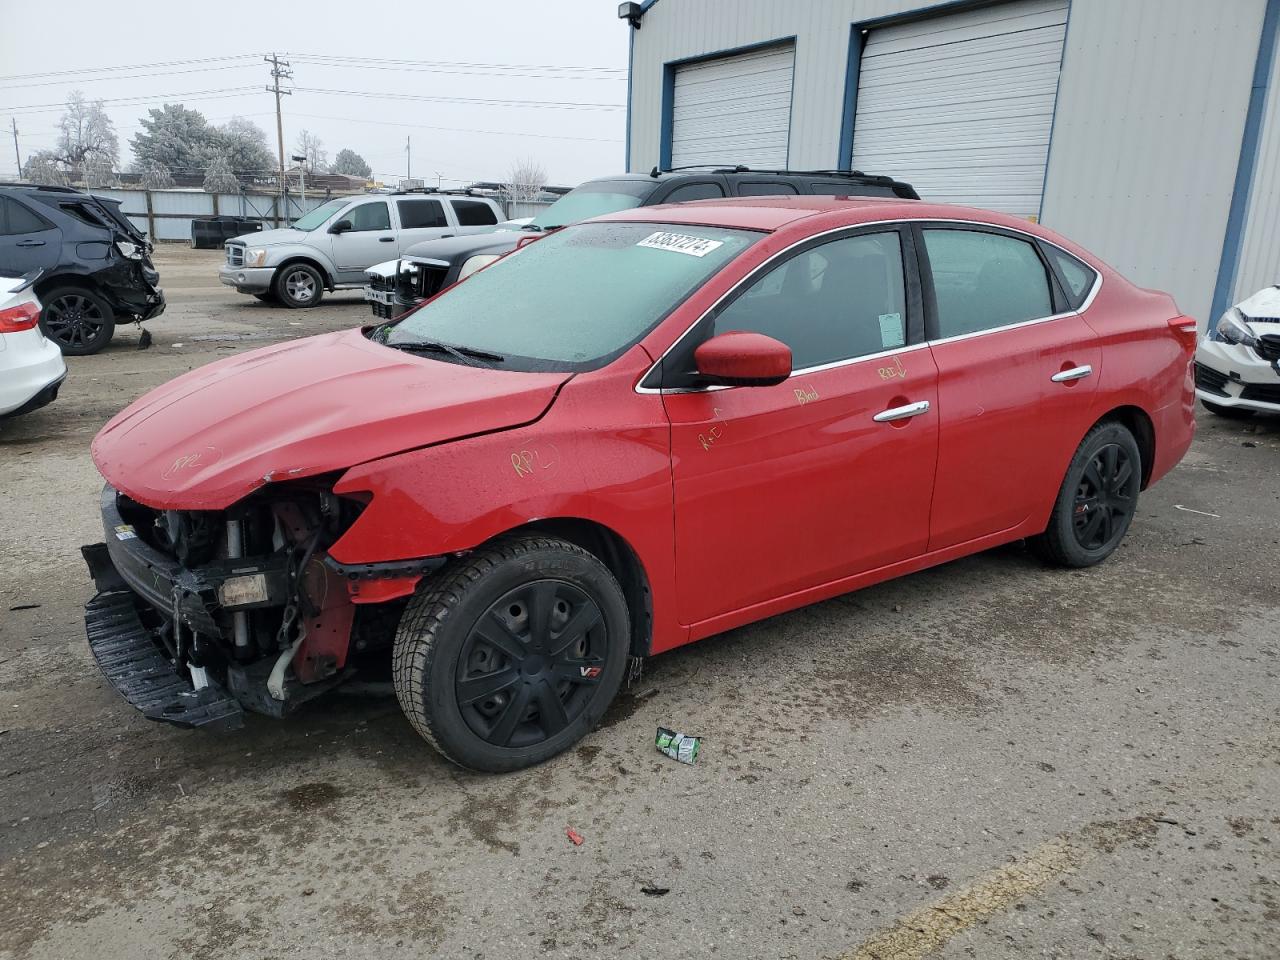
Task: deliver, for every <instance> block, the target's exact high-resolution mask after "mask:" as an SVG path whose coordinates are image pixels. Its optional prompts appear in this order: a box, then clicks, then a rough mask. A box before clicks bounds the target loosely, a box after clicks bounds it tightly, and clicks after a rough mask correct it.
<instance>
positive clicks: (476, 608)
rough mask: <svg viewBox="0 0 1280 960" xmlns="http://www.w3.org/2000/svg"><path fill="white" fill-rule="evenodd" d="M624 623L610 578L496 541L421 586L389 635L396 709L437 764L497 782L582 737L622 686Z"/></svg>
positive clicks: (576, 559) (559, 556) (542, 550)
mask: <svg viewBox="0 0 1280 960" xmlns="http://www.w3.org/2000/svg"><path fill="white" fill-rule="evenodd" d="M629 649H630V618H629V616H628V613H627V605H626V601H625V599H624V598H623V594H622V589H621V587H619V586H618V582H617V580H615V579H614V577H613V574H611V573H610V572H609V570H608V568H607V567H605V565H604V564H603V563H601V562H600V560H599V559H598V558H596V557H595V556H594V555H593V554H591V553H589V552H588V551H586V550H583V549H582V548H581V547H578V546H576V545H574V544H572V543H568V542H567V541H564V540H560V539H557V538H555V537H543V536H513V537H504V538H502V539H499V540H497V541H495V542H494V543H492V544H491V545H489V546H487V547H483V548H481V549H479V550H477V551H476V552H474V553H472V554H469V555H468V556H466V557H464V558H461V559H459V560H457V561H455V562H454V563H453V564H451V565H450V566H448V567H446V568H445V569H444V570H442V571H440V573H439V574H437V575H435V576H432V577H430V578H429V579H427V580H425V581H424V582H423V583H422V584H421V585H420V586H419V588H418V592H417V593H416V594H415V595H414V597H413V599H412V600H410V602H409V606H408V607H407V608H406V610H405V612H404V616H403V617H402V618H401V620H400V626H399V629H398V630H397V631H396V639H395V649H394V653H393V657H392V659H393V664H394V680H395V689H396V698H397V699H398V700H399V701H400V707H401V709H403V710H404V713H405V716H407V717H408V718H409V721H410V722H411V723H412V724H413V726H414V728H415V729H416V730H417V731H418V732H419V733H420V734H422V736H423V738H424V739H426V741H427V742H428V743H430V744H431V745H432V746H433V747H435V748H436V750H438V751H439V752H440V753H441V754H442V755H443V756H445V757H446V758H447V759H449V760H451V761H453V762H454V763H456V764H458V765H459V766H462V767H467V768H469V769H471V770H481V771H485V772H489V773H503V772H507V771H511V770H519V769H521V768H523V767H528V766H532V765H533V764H536V763H541V762H542V761H543V760H546V759H548V758H550V757H553V756H555V755H556V754H558V753H560V752H561V751H563V750H566V749H567V748H569V747H570V746H572V745H573V744H574V743H576V742H577V741H578V740H580V739H582V737H584V736H586V734H587V733H589V732H590V731H591V730H592V729H593V728H594V727H595V725H596V724H597V723H598V722H599V720H600V717H601V716H602V715H603V714H604V711H605V708H606V707H608V705H609V703H610V702H611V701H612V700H613V698H614V696H615V695H616V694H617V692H618V688H619V686H620V685H621V683H622V677H623V673H624V672H625V669H626V664H627V655H628V651H629Z"/></svg>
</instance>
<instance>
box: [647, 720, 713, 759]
mask: <svg viewBox="0 0 1280 960" xmlns="http://www.w3.org/2000/svg"><path fill="white" fill-rule="evenodd" d="M653 743H654V746H655V747H657V748H658V752H659V753H665V754H666V755H667V756H668V757H670V758H671V759H672V760H679V761H680V762H681V763H693V762H694V761H695V760H697V759H698V751H699V750H700V749H701V748H702V738H701V737H694V736H690V735H689V734H687V733H677V732H676V731H674V730H668V729H667V728H666V727H659V728H658V735H657V737H656V738H655V739H654V742H653Z"/></svg>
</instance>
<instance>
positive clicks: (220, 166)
mask: <svg viewBox="0 0 1280 960" xmlns="http://www.w3.org/2000/svg"><path fill="white" fill-rule="evenodd" d="M204 190H205V192H206V193H237V192H239V190H240V181H239V180H237V179H236V175H235V174H234V173H232V172H231V161H230V160H228V159H227V158H226V157H214V158H213V159H212V160H210V161H209V165H208V166H207V167H205V168H204Z"/></svg>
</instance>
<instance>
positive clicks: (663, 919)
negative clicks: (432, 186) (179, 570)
mask: <svg viewBox="0 0 1280 960" xmlns="http://www.w3.org/2000/svg"><path fill="white" fill-rule="evenodd" d="M219 257H220V253H216V252H207V251H194V250H188V249H186V248H179V247H168V246H166V247H164V248H163V249H162V250H161V252H160V256H159V263H158V265H159V267H160V271H161V276H162V282H163V285H164V287H165V290H166V294H167V296H168V298H169V308H168V310H167V312H166V313H165V314H164V315H163V316H161V317H159V318H158V319H156V320H154V321H152V322H151V323H150V324H148V327H149V329H150V330H151V332H152V333H153V335H154V337H155V341H154V345H153V346H152V347H151V349H149V350H146V351H139V350H137V349H136V348H137V333H136V331H135V330H134V329H132V328H128V329H125V330H122V331H120V333H119V334H118V336H117V340H116V342H115V343H114V344H113V346H112V347H111V348H110V349H109V350H108V351H106V352H105V353H103V354H101V355H99V356H96V357H89V358H83V359H74V358H73V359H71V360H70V363H69V366H70V370H71V375H70V377H69V378H68V380H67V382H66V386H65V387H64V389H63V392H62V395H61V396H60V397H59V399H58V400H57V402H55V403H54V404H52V405H51V406H49V407H46V408H45V409H43V410H41V411H38V412H36V413H34V414H32V415H30V416H27V417H24V418H22V419H19V420H15V421H11V422H6V423H3V424H0V490H2V491H3V493H2V494H0V957H3V958H12V960H36V958H48V960H77V958H92V960H103V958H116V957H120V958H129V960H150V958H172V957H184V958H185V957H191V956H196V957H201V958H207V960H220V958H231V957H236V958H239V957H246V958H258V960H267V958H284V957H295V956H305V957H308V958H316V960H320V958H329V957H335V958H336V957H344V958H345V957H378V958H401V957H403V958H408V957H414V958H422V957H428V956H439V957H469V958H476V960H480V958H489V960H498V958H508V957H527V956H534V957H543V956H546V957H566V958H569V957H572V958H577V957H588V956H590V957H612V956H615V955H618V954H621V953H623V952H627V953H628V954H629V955H631V956H635V957H641V958H648V957H654V958H679V957H707V956H724V957H733V958H755V957H761V958H764V957H768V958H777V957H797V958H799V957H805V958H808V957H826V958H846V960H854V958H857V960H871V958H879V960H890V958H893V960H908V958H922V957H926V956H928V957H935V956H936V957H943V958H952V960H959V958H970V957H977V958H1004V957H1045V958H1073V960H1074V958H1083V957H1099V958H1116V960H1119V958H1143V960H1156V958H1160V960H1192V958H1204V960H1223V958H1242V957H1250V958H1274V957H1276V956H1277V955H1280V947H1278V946H1277V944H1280V709H1278V708H1280V686H1278V682H1277V681H1278V677H1277V674H1278V672H1280V631H1278V630H1277V623H1278V622H1280V579H1278V578H1277V570H1280V486H1278V485H1277V480H1276V478H1277V468H1278V467H1280V420H1277V421H1272V422H1270V423H1261V422H1260V423H1257V424H1246V425H1243V426H1242V425H1240V424H1235V423H1229V422H1226V421H1222V420H1216V419H1215V418H1213V417H1211V416H1209V415H1207V414H1205V415H1204V416H1203V417H1202V423H1201V432H1200V435H1199V437H1198V439H1197V440H1196V443H1195V446H1194V447H1193V448H1192V450H1191V452H1190V454H1189V455H1188V456H1187V458H1186V460H1185V461H1184V462H1183V464H1182V465H1181V466H1180V467H1178V469H1177V470H1176V471H1175V472H1174V473H1173V474H1172V475H1171V476H1169V477H1168V478H1167V479H1166V480H1164V481H1163V482H1162V483H1160V484H1159V485H1158V486H1156V487H1155V488H1153V489H1152V490H1150V491H1148V492H1147V493H1146V494H1144V496H1143V499H1142V506H1141V509H1140V513H1139V517H1138V519H1137V521H1136V522H1135V524H1134V527H1133V529H1132V531H1131V533H1130V535H1129V537H1128V539H1127V541H1126V542H1125V544H1124V546H1123V548H1122V549H1121V550H1120V551H1119V553H1118V554H1117V555H1116V556H1115V557H1114V558H1112V559H1111V560H1110V561H1108V562H1107V563H1106V564H1104V565H1103V566H1101V567H1100V568H1095V569H1092V570H1087V571H1080V572H1062V571H1054V570H1047V569H1044V568H1043V567H1041V566H1039V565H1038V564H1037V563H1036V562H1035V561H1034V560H1033V559H1032V558H1031V557H1030V556H1028V555H1027V553H1026V552H1025V551H1024V550H1023V549H1022V548H1021V547H1017V546H1014V547H1009V548H1006V549H1001V550H996V551H993V552H990V553H987V554H983V555H981V556H978V557H973V558H970V559H966V560H962V561H958V562H955V563H951V564H947V565H946V566H944V567H941V568H938V569H935V570H932V571H928V572H925V573H921V574H917V575H915V576H912V577H908V578H905V579H903V580H900V581H897V582H895V583H891V584H887V585H883V586H880V587H876V588H872V589H869V590H865V591H862V592H860V593H857V594H852V595H849V596H846V597H842V598H839V599H836V600H832V601H829V602H827V603H823V604H820V605H818V606H814V607H811V608H808V609H805V610H801V611H798V612H795V613H792V614H789V615H786V616H781V617H776V618H774V619H772V620H769V621H767V622H764V623H760V624H757V625H754V626H751V627H747V628H743V629H739V630H735V631H733V632H731V633H729V634H726V635H724V636H721V637H717V638H713V639H710V640H707V641H705V642H703V643H700V644H697V645H694V646H692V647H689V648H685V649H683V650H679V651H676V652H673V653H670V654H667V655H664V656H662V657H658V658H656V659H654V660H653V661H651V662H649V663H648V664H647V665H646V667H645V672H644V676H643V678H642V679H641V681H640V682H639V683H638V684H636V685H634V686H633V687H632V688H631V689H630V691H629V692H627V693H626V694H624V695H623V697H622V699H621V700H620V702H619V703H618V704H617V705H616V707H615V709H613V710H612V712H611V713H610V714H609V716H608V718H607V720H606V722H605V724H604V726H603V728H602V729H600V730H599V731H597V732H596V733H595V734H593V735H592V736H591V737H589V738H588V739H587V740H586V741H585V743H583V744H582V745H581V746H579V747H578V748H577V749H576V750H574V751H572V752H570V753H568V754H566V755H564V756H562V757H560V758H558V759H556V760H554V761H552V762H550V763H547V764H545V765H543V766H541V767H539V768H537V769H534V770H530V771H526V772H523V773H519V774H514V775H509V776H501V777H491V776H477V775H471V774H467V773H463V772H461V771H459V770H457V769H455V768H453V767H451V766H449V765H448V764H446V763H445V762H443V761H442V760H440V759H439V758H438V757H437V756H436V755H435V754H434V753H433V752H432V751H431V749H430V748H429V747H428V746H427V745H426V744H425V743H423V742H422V741H420V740H419V739H418V737H417V736H416V735H415V734H414V732H413V731H412V730H411V729H410V727H409V725H408V723H407V722H406V721H405V720H404V719H402V717H401V715H400V713H399V711H398V709H397V707H396V704H395V702H394V699H390V700H389V699H386V698H385V697H376V696H334V697H331V698H329V699H327V700H322V701H318V702H317V703H315V704H313V705H311V706H310V707H309V708H307V709H304V710H303V711H302V712H301V713H300V714H299V715H297V716H295V717H293V718H291V719H289V720H286V721H270V720H266V719H261V718H251V720H250V722H249V724H248V726H247V727H246V728H245V729H244V730H242V731H240V732H238V733H234V734H228V735H207V734H201V733H194V732H190V731H183V730H178V729H175V728H171V727H166V726H161V725H158V724H154V723H150V722H148V721H146V720H144V719H142V718H141V717H140V716H139V715H138V714H136V713H135V712H134V711H133V710H132V708H130V707H129V706H128V705H127V704H126V703H125V702H124V701H123V700H122V699H120V698H119V697H118V696H117V695H116V694H115V693H114V692H113V691H112V690H111V689H110V687H109V686H107V684H106V682H105V681H104V680H103V679H102V678H101V676H100V675H99V674H98V671H97V669H96V668H95V666H94V664H93V662H92V660H91V657H90V655H89V652H88V650H87V648H86V646H85V641H84V635H83V627H82V623H81V613H82V609H81V608H82V605H83V603H84V602H85V601H86V600H87V599H88V598H89V596H90V595H91V593H92V588H91V583H90V581H89V578H88V575H87V573H86V571H85V569H84V565H83V563H82V561H81V559H80V556H79V547H80V545H81V544H82V543H88V542H93V541H96V540H99V539H101V527H100V524H99V520H98V517H97V494H98V490H99V487H100V482H101V481H100V480H99V478H98V477H97V475H96V473H95V471H94V469H93V466H92V463H91V462H90V459H89V455H88V445H89V442H90V440H91V439H92V437H93V435H94V433H95V432H96V431H97V430H98V429H99V428H100V427H101V425H102V424H103V422H104V421H105V420H106V419H107V418H108V417H109V416H110V415H111V414H113V413H115V412H116V411H117V410H119V409H120V408H121V407H123V406H124V405H125V404H127V403H128V402H129V401H131V400H132V399H133V398H135V397H137V396H138V395H140V394H141V393H143V392H144V391H146V390H147V389H149V388H151V387H153V386H155V385H157V384H159V383H162V382H163V381H165V380H168V379H169V378H171V377H173V376H175V375H177V374H178V373H181V372H183V371H185V370H188V369H190V368H192V367H195V366H197V365H199V364H202V363H206V362H208V361H210V360H213V359H215V358H217V357H220V356H225V355H226V354H227V353H228V352H239V351H244V350H250V349H253V348H255V347H258V346H261V345H263V344H266V343H271V342H275V341H279V340H282V339H286V338H292V337H299V336H305V335H308V334H312V333H319V332H323V331H329V330H336V329H341V328H344V327H349V326H353V325H356V324H358V323H361V322H364V320H365V318H366V317H367V316H368V314H367V312H366V309H365V307H364V306H363V304H361V303H360V301H359V298H358V295H354V294H343V295H341V296H338V297H333V298H330V299H328V300H326V302H325V303H324V304H323V305H322V306H321V307H319V308H317V309H314V310H309V311H287V310H283V309H278V308H271V307H267V306H265V305H263V304H260V303H258V302H257V301H256V300H253V299H251V298H247V297H242V296H239V295H237V294H236V293H235V292H234V291H232V290H230V289H229V288H224V287H221V286H219V284H218V283H217V280H216V276H215V271H216V267H217V263H218V260H219ZM658 724H664V725H668V726H674V727H677V728H680V729H683V730H686V731H689V732H693V733H698V734H702V735H703V736H704V737H705V738H706V740H705V744H704V748H703V752H702V755H701V756H700V757H699V759H698V762H697V764H696V765H695V766H684V765H681V764H677V763H674V762H672V761H669V760H666V759H664V758H662V757H660V756H659V755H658V754H656V753H655V751H654V748H653V736H654V729H655V727H656V726H657V725H658ZM566 827H572V828H573V829H575V830H576V831H578V833H580V834H581V835H582V837H583V838H584V842H583V844H582V845H581V846H574V845H573V844H572V843H570V842H569V840H568V839H567V838H566V836H565V829H566ZM663 890H666V891H669V892H666V893H661V892H660V891H663Z"/></svg>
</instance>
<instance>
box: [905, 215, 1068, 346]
mask: <svg viewBox="0 0 1280 960" xmlns="http://www.w3.org/2000/svg"><path fill="white" fill-rule="evenodd" d="M924 246H925V250H926V251H927V252H928V254H929V267H930V269H931V270H932V272H933V292H934V297H935V299H936V301H937V308H938V330H937V337H938V339H946V338H947V337H959V336H962V335H964V334H967V333H978V332H980V331H982V330H991V329H994V328H996V327H1004V326H1007V325H1009V324H1011V323H1022V322H1023V321H1025V320H1035V319H1037V318H1039V317H1048V316H1052V315H1053V298H1052V295H1051V294H1050V288H1049V275H1048V273H1047V272H1046V271H1045V268H1044V263H1043V262H1042V261H1041V260H1040V255H1039V254H1038V253H1036V248H1035V247H1034V246H1033V245H1032V244H1031V243H1028V242H1027V241H1025V240H1017V239H1014V238H1013V237H1007V236H1004V235H1003V234H998V233H984V232H979V231H977V230H925V231H924Z"/></svg>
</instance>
